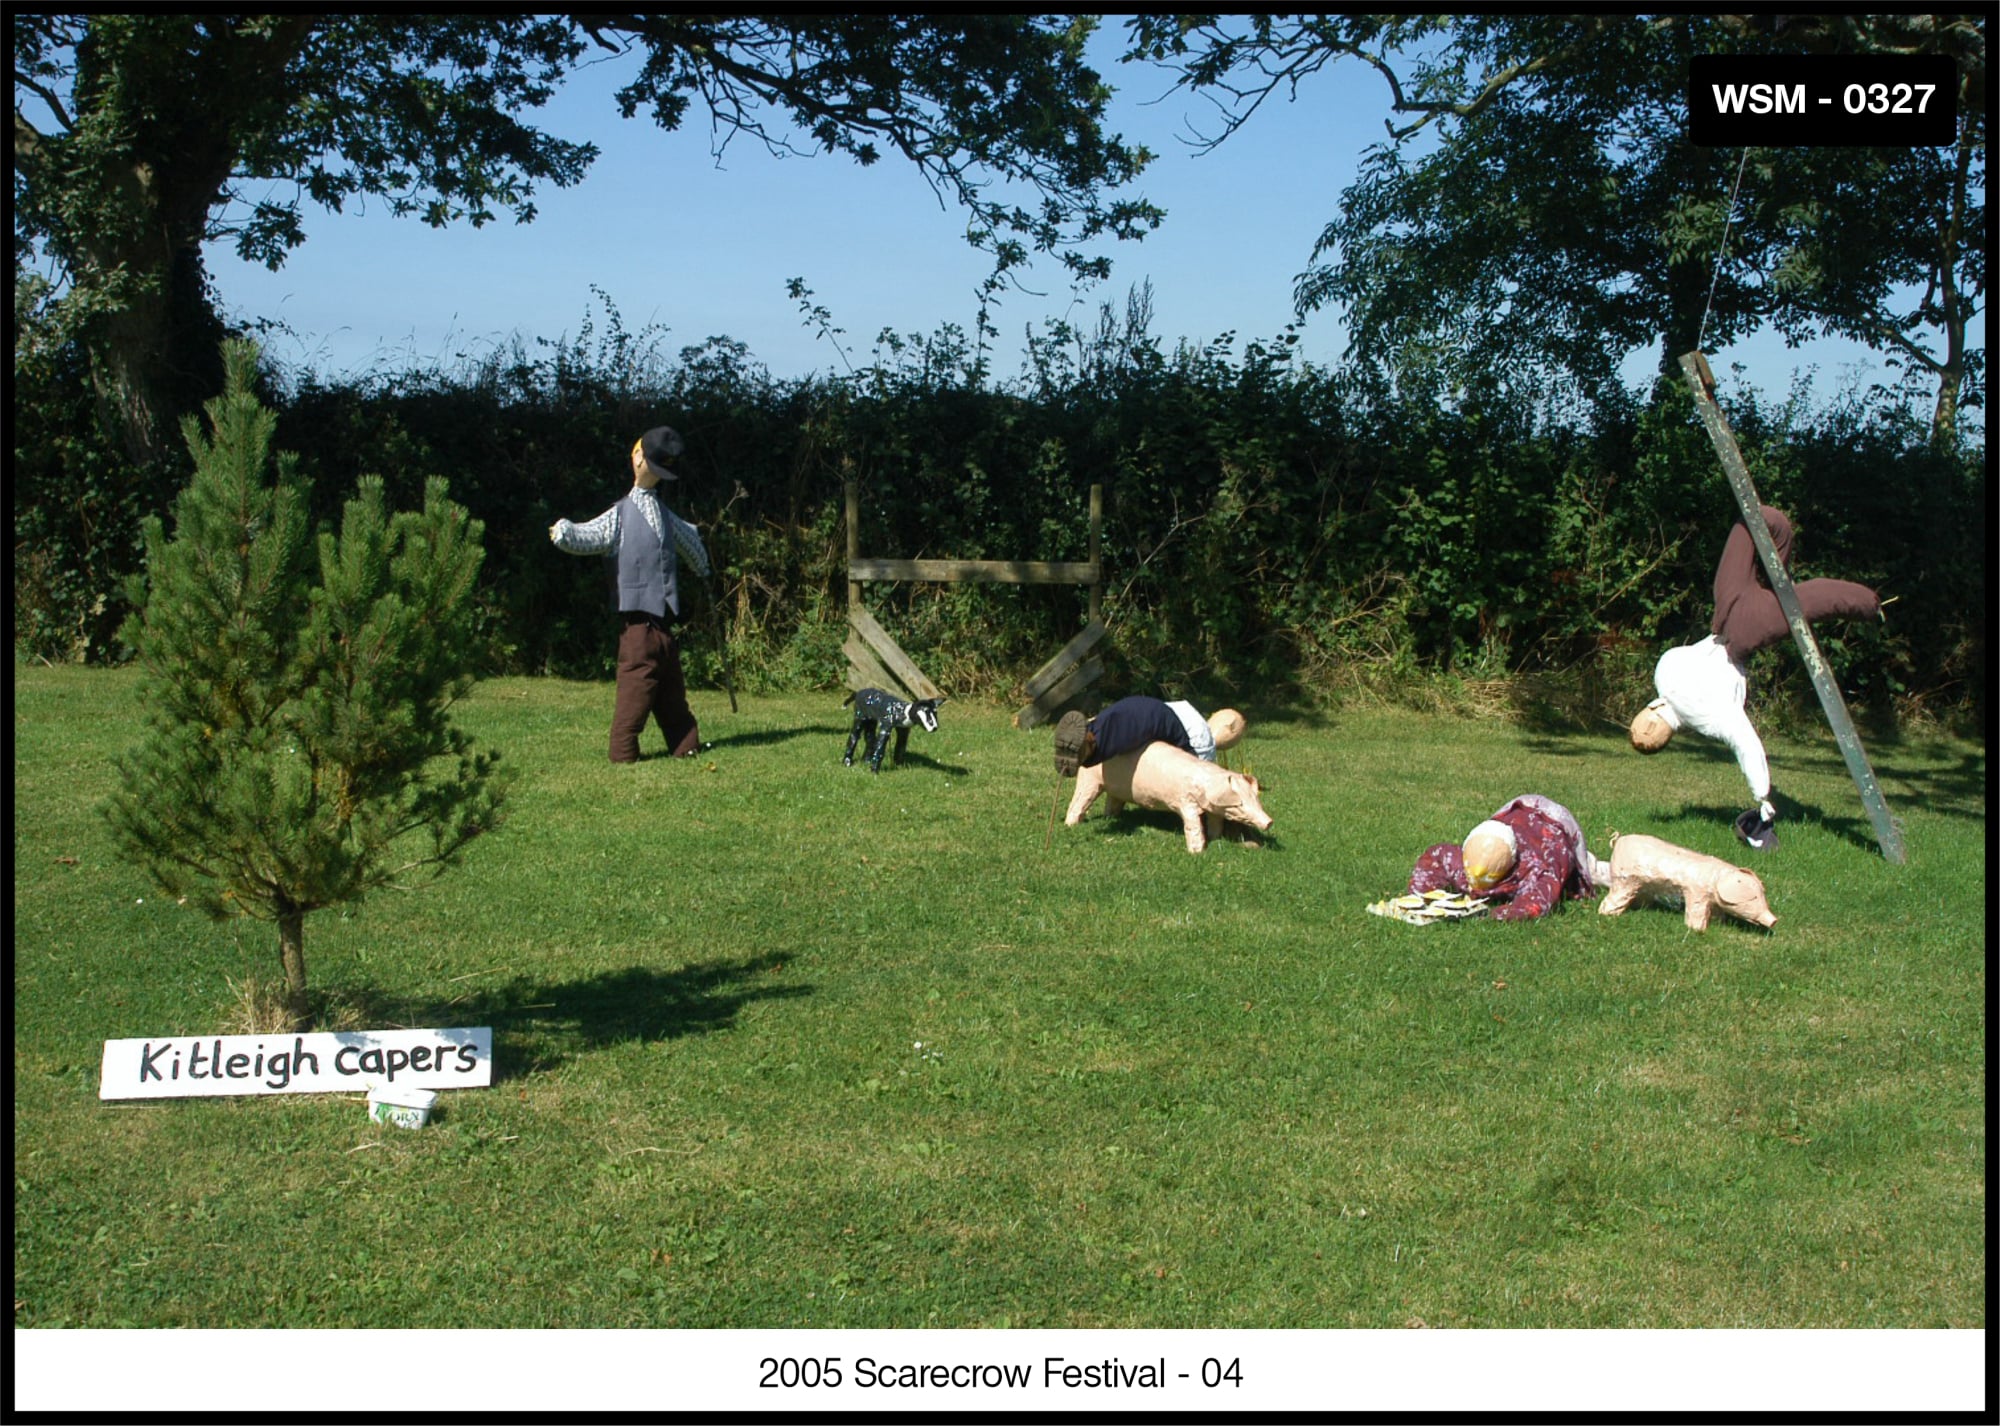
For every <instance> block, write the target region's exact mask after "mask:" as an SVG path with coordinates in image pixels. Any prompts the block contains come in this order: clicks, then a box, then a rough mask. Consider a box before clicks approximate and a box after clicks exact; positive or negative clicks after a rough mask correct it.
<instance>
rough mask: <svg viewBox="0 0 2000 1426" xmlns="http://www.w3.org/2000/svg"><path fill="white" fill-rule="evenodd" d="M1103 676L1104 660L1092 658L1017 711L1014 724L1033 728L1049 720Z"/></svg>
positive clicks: (1018, 726) (1017, 726)
mask: <svg viewBox="0 0 2000 1426" xmlns="http://www.w3.org/2000/svg"><path fill="white" fill-rule="evenodd" d="M1103 676H1104V661H1103V660H1102V659H1092V660H1091V661H1090V662H1089V663H1087V664H1084V665H1082V666H1081V667H1079V668H1078V669H1076V670H1075V671H1074V672H1073V673H1071V674H1070V676H1069V677H1068V678H1066V679H1064V680H1063V681H1062V682H1061V683H1058V684H1057V685H1056V686H1055V687H1053V688H1051V689H1049V690H1047V691H1046V692H1044V693H1043V694H1042V695H1041V696H1040V697H1039V698H1036V699H1035V700H1034V701H1033V702H1031V703H1029V704H1028V706H1027V707H1025V708H1023V709H1021V711H1020V712H1018V713H1016V714H1015V715H1014V726H1015V727H1016V728H1033V727H1035V726H1037V725H1038V724H1042V723H1046V722H1048V721H1049V715H1050V714H1052V713H1053V712H1055V710H1056V709H1058V708H1060V707H1062V706H1063V704H1065V703H1067V702H1069V701H1070V699H1072V698H1074V697H1076V696H1077V694H1079V693H1081V692H1083V691H1084V690H1085V689H1086V688H1088V687H1090V685H1091V684H1093V683H1095V682H1097V680H1098V679H1100V678H1102V677H1103Z"/></svg>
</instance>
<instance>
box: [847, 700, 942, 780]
mask: <svg viewBox="0 0 2000 1426" xmlns="http://www.w3.org/2000/svg"><path fill="white" fill-rule="evenodd" d="M840 701H841V703H842V704H843V705H844V704H848V703H852V704H853V705H854V726H853V727H852V728H850V729H848V730H847V753H846V755H845V756H844V757H842V758H841V762H843V763H845V764H846V765H847V766H848V767H853V766H854V745H855V744H856V743H858V742H860V741H861V737H862V730H863V729H866V730H867V736H868V750H867V752H866V754H865V755H864V756H865V757H866V759H867V762H868V770H869V771H870V772H880V771H882V754H883V753H884V752H886V751H887V750H888V747H889V734H890V732H891V731H894V733H895V734H896V761H897V762H898V763H900V762H902V760H903V749H904V747H906V746H907V745H908V743H909V741H910V728H911V726H912V725H915V726H918V727H921V728H922V729H923V730H924V731H925V732H926V733H935V732H936V731H937V725H938V705H939V704H940V703H942V702H944V698H943V696H942V695H940V696H939V697H937V698H919V699H918V700H917V701H916V702H914V703H909V702H905V701H904V700H903V699H901V698H897V697H896V696H895V695H893V694H889V693H884V692H883V691H882V690H881V689H879V688H863V689H858V690H856V691H855V692H853V693H850V694H848V695H847V697H845V698H843V699H841V700H840Z"/></svg>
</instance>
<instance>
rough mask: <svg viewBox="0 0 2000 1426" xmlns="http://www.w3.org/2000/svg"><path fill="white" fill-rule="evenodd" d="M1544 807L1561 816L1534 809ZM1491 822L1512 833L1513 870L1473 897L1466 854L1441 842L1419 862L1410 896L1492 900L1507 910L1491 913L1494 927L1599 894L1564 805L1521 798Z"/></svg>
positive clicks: (1537, 799)
mask: <svg viewBox="0 0 2000 1426" xmlns="http://www.w3.org/2000/svg"><path fill="white" fill-rule="evenodd" d="M1536 802H1543V803H1544V805H1546V806H1549V807H1552V808H1554V809H1555V811H1556V812H1559V813H1561V814H1562V816H1560V817H1558V816H1554V815H1551V814H1550V813H1549V812H1545V811H1542V810H1541V808H1539V807H1537V806H1535V805H1533V804H1534V803H1536ZM1492 820H1493V821H1495V822H1500V823H1503V824H1504V825H1506V826H1508V827H1510V828H1512V829H1513V832H1514V869H1513V870H1512V871H1510V872H1508V873H1507V875H1505V876H1503V877H1502V878H1500V880H1499V881H1497V882H1495V883H1494V884H1493V885H1492V886H1490V887H1488V888H1486V890H1484V891H1475V890H1474V889H1473V887H1472V884H1471V883H1470V882H1469V881H1467V880H1466V877H1465V855H1464V850H1463V848H1461V847H1460V846H1459V844H1458V843H1457V842H1440V843H1438V844H1437V845H1436V846H1434V847H1431V848H1429V849H1427V850H1426V851H1425V852H1424V854H1423V855H1422V856H1421V857H1419V858H1417V865H1416V867H1415V869H1414V870H1412V871H1411V873H1410V890H1411V891H1413V892H1416V893H1419V894H1421V893H1423V892H1426V891H1432V890H1436V889H1439V888H1444V889H1447V890H1450V891H1458V892H1463V893H1466V894H1467V895H1471V896H1490V897H1494V898H1497V899H1501V900H1503V901H1504V902H1505V903H1506V904H1505V905H1502V906H1496V907H1494V908H1493V911H1492V912H1491V913H1490V914H1491V915H1492V917H1493V919H1494V920H1495V921H1525V920H1528V919H1529V918H1531V917H1535V916H1540V915H1542V914H1544V913H1545V912H1547V911H1549V910H1551V909H1552V908H1554V907H1555V906H1556V904H1557V903H1558V902H1560V901H1561V900H1562V899H1563V898H1564V897H1581V896H1589V895H1590V894H1591V893H1592V891H1593V890H1594V889H1595V885H1594V882H1593V879H1592V871H1593V868H1592V866H1591V864H1590V853H1589V852H1588V851H1587V850H1586V849H1584V847H1583V846H1582V838H1581V833H1578V832H1576V831H1575V820H1574V819H1573V818H1571V817H1569V815H1568V811H1567V809H1565V808H1564V807H1563V806H1562V804H1560V803H1548V802H1546V801H1545V799H1541V798H1524V797H1517V798H1515V799H1514V800H1513V801H1512V802H1509V803H1508V804H1507V805H1506V806H1505V807H1502V808H1501V809H1500V810H1499V811H1498V812H1495V813H1494V814H1493V818H1492Z"/></svg>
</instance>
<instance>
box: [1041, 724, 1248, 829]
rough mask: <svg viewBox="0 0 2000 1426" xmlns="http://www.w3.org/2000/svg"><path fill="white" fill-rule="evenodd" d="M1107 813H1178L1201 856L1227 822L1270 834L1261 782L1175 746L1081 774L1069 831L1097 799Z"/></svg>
mask: <svg viewBox="0 0 2000 1426" xmlns="http://www.w3.org/2000/svg"><path fill="white" fill-rule="evenodd" d="M1100 793H1102V794H1103V795H1104V799H1105V801H1104V805H1105V810H1106V811H1108V812H1110V813H1111V814H1112V815H1114V816H1115V815H1117V813H1118V811H1119V809H1120V808H1122V807H1123V806H1124V805H1125V804H1126V803H1128V802H1135V803H1137V804H1138V805H1139V806H1141V807H1150V808H1152V809H1153V810H1155V811H1160V812H1178V813H1179V814H1180V817H1181V825H1182V826H1183V827H1184V828H1185V829H1186V831H1187V849H1188V850H1189V851H1190V852H1197V853H1198V852H1200V851H1201V850H1202V848H1204V847H1206V846H1207V845H1208V839H1209V837H1210V836H1212V835H1215V834H1217V833H1219V832H1220V831H1221V830H1222V823H1223V822H1224V821H1225V820H1226V821H1230V822H1241V823H1243V824H1244V825H1245V826H1250V827H1255V828H1256V829H1257V830H1258V831H1260V832H1263V831H1267V830H1269V828H1270V826H1271V819H1270V817H1269V816H1268V815H1266V813H1265V811H1264V806H1263V804H1262V803H1261V802H1259V801H1258V800H1257V779H1256V778H1254V777H1247V776H1245V775H1244V774H1242V773H1238V772H1230V771H1229V770H1228V769H1226V768H1222V767H1218V766H1217V765H1216V764H1214V763H1211V762H1204V761H1202V759H1200V758H1198V757H1196V756H1195V755H1194V754H1193V753H1189V752H1183V751H1182V750H1181V749H1179V748H1177V747H1175V746H1174V745H1173V744H1172V743H1148V744H1147V745H1146V746H1145V747H1143V748H1140V749H1139V750H1138V751H1137V752H1130V753H1120V754H1118V756H1116V757H1111V758H1106V759H1105V760H1104V761H1103V762H1101V763H1099V764H1097V765H1096V766H1095V767H1084V768H1078V769H1077V772H1076V795H1075V796H1073V797H1072V798H1070V801H1069V815H1068V816H1066V817H1064V818H1063V822H1064V824H1065V825H1066V826H1070V827H1074V826H1075V825H1076V824H1077V823H1079V822H1081V821H1082V820H1083V814H1084V813H1085V812H1088V811H1089V810H1090V804H1091V803H1093V802H1095V801H1096V800H1097V798H1098V795H1099V794H1100Z"/></svg>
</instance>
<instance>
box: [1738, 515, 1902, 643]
mask: <svg viewBox="0 0 2000 1426" xmlns="http://www.w3.org/2000/svg"><path fill="white" fill-rule="evenodd" d="M1759 508H1760V509H1761V510H1762V511H1763V515H1764V523H1765V524H1766V525H1767V526H1769V527H1770V530H1771V545H1772V547H1773V548H1774V549H1775V550H1776V551H1777V553H1778V563H1780V564H1782V565H1783V566H1784V567H1785V572H1786V573H1787V574H1790V573H1791V570H1792V522H1791V520H1790V519H1788V518H1787V517H1786V515H1785V512H1784V511H1782V510H1778V509H1774V508H1773V507H1771V506H1769V505H1764V506H1760V507H1759ZM1792 592H1793V593H1794V594H1796V595H1797V596H1798V599H1799V612H1800V613H1801V614H1803V615H1805V617H1806V622H1807V623H1808V624H1817V623H1818V622H1819V621H1820V620H1822V619H1872V618H1874V617H1875V615H1876V613H1877V612H1878V611H1879V610H1880V609H1881V607H1882V606H1881V602H1880V601H1879V600H1878V599H1877V598H1876V597H1875V591H1874V590H1872V589H1870V588H1869V587H1868V586H1867V585H1865V584H1856V583H1854V582H1853V581H1852V580H1846V579H1807V580H1801V581H1800V582H1798V583H1796V584H1794V585H1793V586H1792ZM1708 630H1709V632H1710V633H1711V634H1714V635H1715V636H1716V638H1717V639H1718V640H1719V641H1720V642H1721V644H1722V646H1723V647H1724V648H1725V649H1727V650H1729V657H1730V658H1731V659H1732V660H1733V661H1734V662H1735V664H1736V666H1737V667H1738V668H1742V667H1743V666H1744V665H1745V664H1747V663H1748V662H1749V661H1750V655H1752V654H1754V653H1755V652H1757V650H1759V649H1761V648H1764V647H1766V646H1767V645H1770V644H1775V643H1777V642H1778V640H1780V639H1782V638H1785V637H1786V636H1787V635H1789V634H1790V633H1791V630H1792V626H1791V624H1790V622H1789V621H1787V620H1786V618H1785V611H1784V610H1783V609H1782V608H1781V607H1780V606H1779V604H1778V596H1777V595H1775V594H1773V593H1772V592H1771V584H1770V579H1769V577H1768V576H1767V575H1766V574H1765V573H1764V563H1763V561H1762V560H1760V559H1759V558H1758V557H1757V546H1756V544H1755V543H1754V542H1753V541H1752V540H1751V538H1750V531H1749V529H1748V528H1746V527H1745V526H1744V524H1743V522H1742V521H1740V520H1739V521H1737V522H1736V525H1735V527H1734V528H1733V529H1731V530H1730V532H1729V538H1728V539H1727V540H1726V541H1724V542H1723V546H1722V558H1721V559H1720V560H1719V561H1718V562H1717V563H1716V566H1715V617H1714V618H1713V619H1711V620H1710V621H1709V626H1708Z"/></svg>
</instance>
